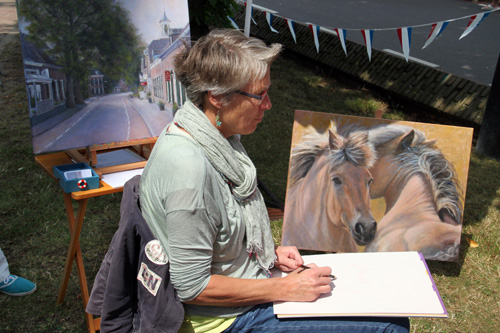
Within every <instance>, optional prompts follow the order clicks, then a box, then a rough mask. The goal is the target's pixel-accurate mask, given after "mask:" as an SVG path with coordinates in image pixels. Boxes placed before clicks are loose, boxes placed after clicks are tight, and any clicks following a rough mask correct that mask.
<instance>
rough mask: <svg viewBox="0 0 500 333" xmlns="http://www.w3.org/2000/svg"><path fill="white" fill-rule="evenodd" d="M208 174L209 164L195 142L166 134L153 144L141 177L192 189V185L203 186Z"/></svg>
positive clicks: (180, 136)
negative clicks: (179, 183) (181, 184)
mask: <svg viewBox="0 0 500 333" xmlns="http://www.w3.org/2000/svg"><path fill="white" fill-rule="evenodd" d="M162 135H165V133H162ZM210 172H211V171H210V167H209V162H208V160H207V159H206V157H205V155H204V153H203V150H202V149H201V148H200V147H199V146H198V145H197V144H196V143H195V142H193V141H192V140H191V139H190V138H188V137H184V136H182V135H175V134H167V135H165V137H160V138H159V139H158V141H157V143H156V144H155V147H154V149H153V153H152V154H151V156H150V158H149V160H148V162H147V165H146V168H145V170H144V173H143V175H144V176H145V177H148V178H149V177H152V178H153V179H157V180H159V179H162V180H163V181H166V182H168V183H171V182H175V183H177V182H179V181H181V182H182V183H184V185H185V186H188V187H192V186H193V183H194V184H198V186H199V185H201V184H203V183H204V182H205V180H206V178H207V173H210Z"/></svg>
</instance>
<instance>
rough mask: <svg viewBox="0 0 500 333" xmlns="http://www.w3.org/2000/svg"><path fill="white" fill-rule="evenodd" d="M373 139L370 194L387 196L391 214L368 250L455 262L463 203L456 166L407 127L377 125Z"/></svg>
mask: <svg viewBox="0 0 500 333" xmlns="http://www.w3.org/2000/svg"><path fill="white" fill-rule="evenodd" d="M369 140H370V142H371V143H372V144H373V146H374V147H375V151H376V154H377V161H376V162H375V163H374V164H373V165H372V166H371V168H370V172H371V174H372V176H373V179H374V181H373V184H372V186H371V188H370V195H371V198H372V199H375V198H379V197H384V198H385V204H386V211H385V215H384V216H383V218H382V219H381V220H380V221H379V224H378V228H377V233H376V235H375V238H374V239H373V240H372V241H371V242H370V243H369V244H368V245H367V246H366V248H365V251H366V252H377V251H418V252H421V253H422V254H423V255H424V256H425V258H426V259H432V260H441V261H456V260H457V259H458V252H459V245H460V236H461V216H462V202H463V199H462V196H461V190H460V187H459V185H458V182H457V179H456V178H457V177H456V172H455V170H454V167H453V165H452V164H451V163H449V162H448V161H447V159H446V158H445V157H444V155H443V154H442V152H441V151H440V150H439V149H438V148H436V147H435V142H434V141H429V140H427V139H426V137H425V135H424V134H423V133H422V132H421V131H418V130H416V129H413V128H410V127H407V126H401V125H392V124H391V125H378V126H374V127H372V128H371V129H370V130H369Z"/></svg>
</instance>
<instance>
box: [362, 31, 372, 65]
mask: <svg viewBox="0 0 500 333" xmlns="http://www.w3.org/2000/svg"><path fill="white" fill-rule="evenodd" d="M361 33H362V34H363V39H364V40H365V45H366V52H367V53H368V60H369V61H370V62H371V61H372V41H373V30H370V29H363V30H361Z"/></svg>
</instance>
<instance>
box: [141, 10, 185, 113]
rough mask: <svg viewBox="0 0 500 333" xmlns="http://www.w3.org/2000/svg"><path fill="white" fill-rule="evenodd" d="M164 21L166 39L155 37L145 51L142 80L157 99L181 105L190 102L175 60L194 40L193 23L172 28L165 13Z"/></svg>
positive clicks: (142, 62) (155, 99) (162, 32)
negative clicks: (174, 62) (175, 68)
mask: <svg viewBox="0 0 500 333" xmlns="http://www.w3.org/2000/svg"><path fill="white" fill-rule="evenodd" d="M160 23H161V29H162V30H161V36H162V38H160V39H157V40H153V41H152V42H151V43H150V44H149V46H148V47H147V48H146V49H145V50H144V54H143V59H142V61H141V75H140V82H141V85H142V86H145V87H147V88H146V91H147V92H148V93H150V94H151V98H152V99H153V100H154V101H155V102H160V101H161V102H163V103H165V104H169V105H171V106H174V105H175V106H177V107H180V106H182V105H183V104H184V102H185V101H186V92H185V89H184V87H182V85H181V83H180V82H179V81H178V80H177V78H176V76H175V72H174V65H173V59H174V57H175V55H176V54H178V53H179V52H180V51H181V50H182V49H183V48H184V47H185V45H187V44H189V43H190V40H191V35H190V29H189V24H186V26H185V27H183V28H173V29H172V28H171V27H170V20H169V19H168V18H167V15H166V14H165V13H164V14H163V18H162V19H161V20H160ZM146 77H147V80H146Z"/></svg>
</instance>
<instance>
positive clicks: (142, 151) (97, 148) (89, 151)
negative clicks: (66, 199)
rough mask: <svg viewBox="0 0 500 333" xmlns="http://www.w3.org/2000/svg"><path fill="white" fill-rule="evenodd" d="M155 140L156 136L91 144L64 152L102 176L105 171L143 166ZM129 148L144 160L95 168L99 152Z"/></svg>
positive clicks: (110, 171)
mask: <svg viewBox="0 0 500 333" xmlns="http://www.w3.org/2000/svg"><path fill="white" fill-rule="evenodd" d="M155 142H156V137H154V138H147V139H138V140H132V141H120V142H113V143H109V144H99V145H92V146H89V147H87V148H86V149H70V150H67V151H66V153H67V154H68V155H69V156H71V158H73V159H74V160H75V161H76V162H79V163H80V162H83V163H87V164H88V165H90V166H91V167H92V168H93V169H94V171H95V172H96V173H97V174H98V175H99V178H102V175H103V174H107V173H112V172H119V171H125V170H133V169H140V168H144V166H145V165H146V162H147V159H148V158H149V155H150V154H151V151H152V150H153V147H154V144H155ZM129 148H130V149H132V150H133V151H135V152H136V153H137V154H138V155H140V156H142V157H144V158H145V160H144V161H140V162H133V163H127V164H120V165H113V166H107V167H101V168H96V166H97V159H98V156H99V154H100V153H104V152H110V151H115V150H119V149H129Z"/></svg>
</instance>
